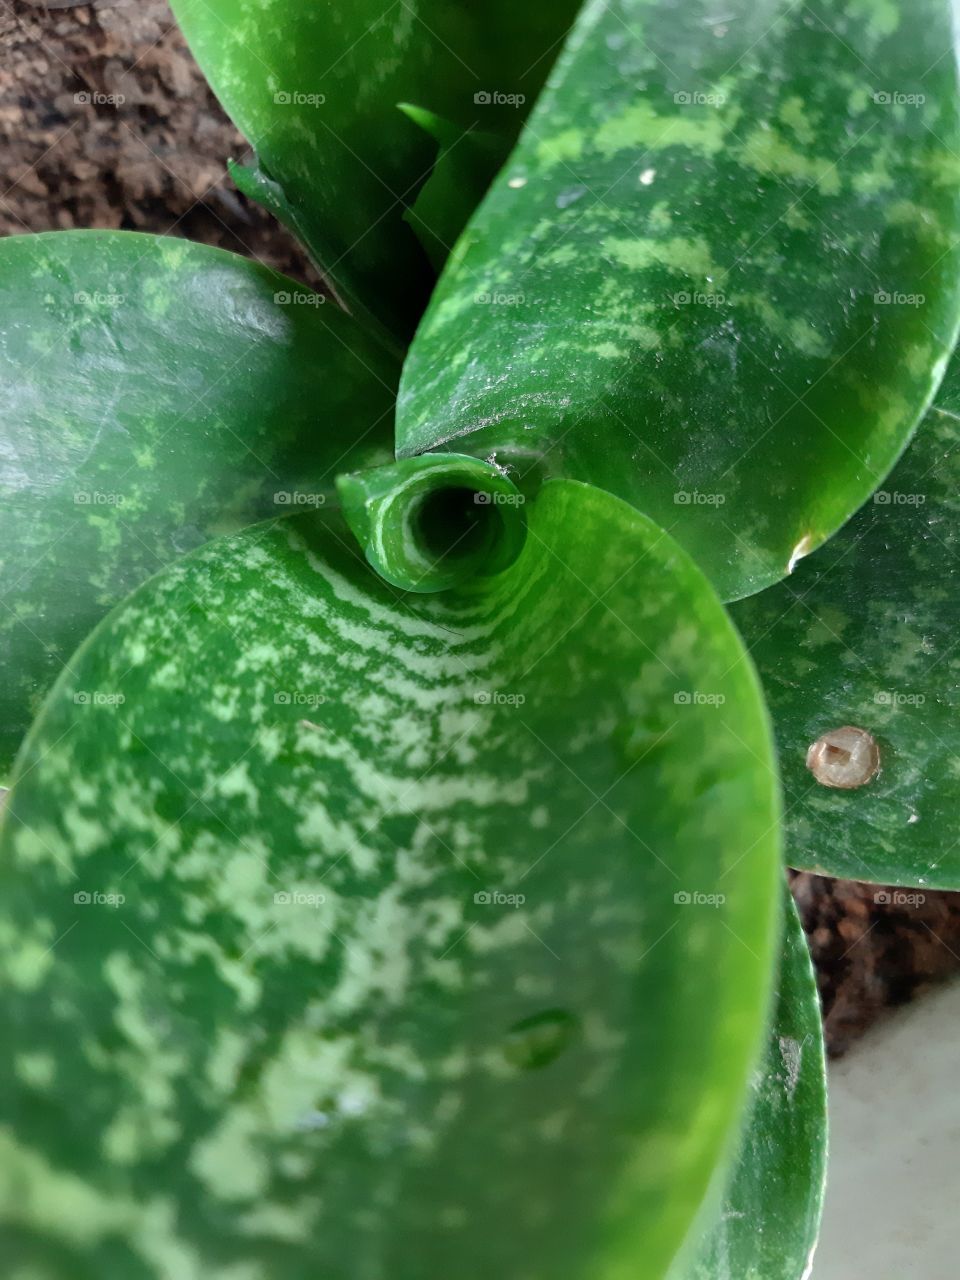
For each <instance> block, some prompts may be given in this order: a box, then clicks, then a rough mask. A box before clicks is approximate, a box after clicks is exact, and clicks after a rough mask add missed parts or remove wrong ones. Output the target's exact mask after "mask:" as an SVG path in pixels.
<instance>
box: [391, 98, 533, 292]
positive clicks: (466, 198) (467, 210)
mask: <svg viewBox="0 0 960 1280" xmlns="http://www.w3.org/2000/svg"><path fill="white" fill-rule="evenodd" d="M400 109H401V111H403V113H404V114H405V115H406V116H407V117H408V118H409V119H411V120H412V121H413V122H414V123H415V124H418V125H419V126H420V127H421V128H422V129H425V130H426V131H427V133H428V134H429V135H430V136H431V137H432V138H433V139H435V141H436V142H437V143H438V152H437V158H436V160H435V161H434V165H433V169H432V171H431V173H430V177H429V178H428V179H427V181H426V182H425V183H424V185H423V187H422V188H421V190H420V194H419V195H418V196H417V199H416V203H415V204H414V205H413V206H412V207H411V208H409V209H408V210H407V211H406V213H405V214H404V218H405V219H406V221H407V222H408V223H409V224H410V226H411V227H413V229H414V231H415V232H416V233H417V238H418V239H419V241H420V243H421V244H422V245H423V247H424V249H425V250H426V253H427V257H428V258H429V259H430V263H431V265H432V267H433V269H434V270H435V271H436V272H437V273H438V274H439V273H440V272H441V271H442V270H443V264H444V263H445V262H446V260H447V255H448V253H449V252H450V248H451V246H452V245H453V244H454V243H455V242H456V240H457V238H458V236H459V235H460V233H461V232H462V231H463V229H464V227H465V226H466V225H467V223H468V222H469V221H470V215H471V214H472V213H473V211H474V209H475V208H476V207H477V205H478V204H479V203H480V201H481V200H482V199H483V196H484V192H485V191H486V189H487V186H488V185H489V183H490V177H491V175H492V174H493V173H495V172H496V171H497V170H498V169H499V168H500V166H501V165H502V164H503V162H504V160H506V158H507V155H508V154H509V151H510V146H509V142H508V140H507V139H505V138H502V137H498V136H497V134H495V133H486V132H484V131H482V130H480V129H471V130H470V131H469V132H468V133H466V134H465V133H464V132H463V130H462V129H461V128H459V126H458V125H455V124H453V123H452V122H451V121H449V120H444V119H443V117H442V116H437V115H434V114H433V112H431V111H424V110H423V108H422V107H415V106H412V105H411V104H409V103H401V104H400Z"/></svg>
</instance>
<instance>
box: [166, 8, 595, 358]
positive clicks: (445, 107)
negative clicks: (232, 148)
mask: <svg viewBox="0 0 960 1280" xmlns="http://www.w3.org/2000/svg"><path fill="white" fill-rule="evenodd" d="M577 8H578V0H553V3H550V4H547V3H545V2H544V0H536V3H532V4H524V5H518V4H517V3H516V2H515V0H491V2H490V3H487V4H485V5H484V6H483V7H482V9H480V10H478V8H477V6H476V4H475V0H413V2H412V3H407V0H401V3H398V4H394V5H387V6H384V5H383V4H381V3H379V0H377V2H376V3H372V2H371V0H353V2H352V3H351V4H349V5H331V4H329V3H327V4H312V3H305V0H173V10H174V13H175V15H176V18H177V21H178V22H179V24H180V26H181V27H182V29H183V31H184V34H185V35H186V37H187V39H188V40H189V42H190V47H191V49H192V50H193V52H194V54H195V55H196V58H197V60H198V62H199V63H200V66H201V67H202V68H203V71H204V73H205V75H206V76H207V78H208V79H209V81H210V83H211V85H212V86H213V89H214V91H215V92H216V94H217V96H218V97H219V99H220V101H221V102H222V103H223V105H224V107H225V108H226V110H227V111H228V113H229V114H230V116H231V117H232V119H233V120H234V121H235V122H236V124H237V126H238V127H239V128H240V130H241V131H242V132H243V133H244V134H245V136H246V137H247V138H248V139H249V141H250V142H251V144H252V145H253V146H254V147H255V148H256V151H257V156H258V163H257V165H256V166H255V167H254V168H252V169H248V170H246V171H245V172H240V173H239V174H238V173H237V172H236V171H235V172H234V176H235V177H236V178H237V181H238V184H239V185H240V186H241V188H242V189H243V190H244V191H245V193H246V194H248V195H256V196H258V197H260V198H263V197H265V199H264V203H266V204H267V207H268V208H270V209H271V210H272V211H273V212H274V213H276V214H277V215H278V216H280V217H282V218H283V220H284V221H285V222H286V223H287V224H288V225H289V226H290V227H291V228H292V229H293V230H295V231H296V232H297V234H298V235H299V236H300V237H301V238H302V239H303V240H304V242H305V243H306V245H307V246H308V248H309V249H310V251H311V252H312V254H313V255H314V257H315V258H316V260H317V262H318V263H319V264H320V266H321V268H322V269H323V270H324V272H325V273H326V274H327V276H328V277H329V279H330V280H331V281H332V282H333V284H334V286H335V288H336V290H337V292H338V294H339V296H340V297H341V298H342V299H343V301H344V303H345V305H346V306H347V307H348V309H349V310H351V311H353V312H354V313H355V314H356V315H358V316H364V317H366V318H367V319H375V322H376V323H377V324H378V326H379V325H382V326H384V327H385V328H386V330H388V331H389V332H390V333H392V334H393V336H394V337H395V338H396V337H398V336H399V337H400V338H401V339H406V338H409V336H410V334H411V333H412V332H413V328H414V326H415V324H416V321H417V319H418V318H419V315H420V313H421V311H422V309H423V307H424V305H425V304H426V301H427V297H428V295H429V291H430V288H431V286H432V283H433V272H432V270H431V267H430V265H429V264H428V262H427V260H426V258H425V256H424V254H423V251H422V250H421V248H420V246H419V244H418V241H417V237H416V235H415V233H414V231H413V230H412V229H411V228H410V227H409V226H408V225H407V222H406V220H405V217H406V214H407V211H408V210H409V209H410V208H411V206H414V204H415V203H416V201H417V194H418V191H419V189H420V187H421V185H422V184H423V182H424V181H425V180H426V179H427V178H428V176H429V175H430V171H431V168H432V167H433V164H434V160H435V158H436V151H437V148H436V142H435V141H434V140H433V138H431V136H430V135H429V134H428V133H426V132H424V130H423V129H422V128H421V127H420V125H419V124H417V123H414V122H413V121H412V120H411V119H409V118H408V117H407V116H406V115H404V114H403V112H401V111H400V110H398V104H399V103H401V102H414V103H417V104H418V106H420V107H423V108H425V109H426V110H427V111H429V112H430V113H433V114H434V115H436V116H441V117H443V118H444V119H445V120H447V121H449V122H451V123H452V124H453V125H454V126H455V128H456V135H457V137H459V138H461V139H462V138H463V137H465V136H467V137H469V136H472V135H471V131H472V130H477V129H479V130H487V131H490V132H492V133H494V134H496V135H498V136H499V137H500V139H501V146H500V147H499V148H497V149H495V150H493V151H491V152H490V153H489V155H488V156H487V157H486V161H485V165H482V166H481V167H480V168H479V169H478V168H477V167H476V165H475V163H474V161H476V160H477V159H482V158H483V153H482V152H481V151H479V150H477V149H476V148H475V147H473V144H471V143H469V142H468V143H467V148H468V149H473V150H474V153H475V154H474V157H473V161H472V162H471V165H470V168H471V175H470V181H471V183H476V184H477V185H476V186H475V187H471V192H473V193H475V195H476V198H477V199H479V196H480V195H482V193H483V190H484V189H485V187H486V185H487V183H489V181H490V179H491V178H492V177H493V175H494V173H495V172H496V170H497V168H499V165H500V162H501V159H502V156H503V154H505V152H506V151H507V150H508V149H509V146H510V144H511V143H512V141H513V140H514V138H515V137H516V134H517V132H518V130H519V128H520V124H521V122H522V120H523V117H524V116H525V114H526V111H527V110H528V109H529V106H530V105H531V104H532V103H533V100H534V98H535V97H536V95H537V93H538V92H539V90H540V88H541V86H542V84H543V81H544V79H545V77H546V75H547V72H548V71H549V69H550V66H551V63H552V61H553V58H554V57H555V56H556V53H557V51H558V49H559V48H560V45H561V42H562V39H563V36H564V34H565V33H566V30H567V28H568V26H569V24H570V22H571V21H572V20H573V17H574V15H575V13H576V11H577ZM518 99H519V101H517V100H518ZM463 145H464V144H463V142H460V143H453V142H451V143H450V144H448V148H447V150H449V149H450V147H453V148H454V153H455V151H457V150H459V148H460V146H463ZM452 161H453V155H452V154H451V155H450V156H449V157H448V156H447V155H446V151H445V154H444V158H443V160H442V161H441V165H442V167H443V168H444V169H447V168H448V167H449V166H450V165H451V164H452ZM457 163H458V164H459V161H458V162H457ZM442 193H445V196H446V195H448V196H450V197H451V198H452V199H453V200H454V201H455V202H456V204H455V208H456V210H460V209H461V206H462V204H463V201H464V198H465V196H466V194H467V193H466V191H465V190H463V189H457V188H455V187H454V186H453V185H452V183H451V180H450V179H449V178H447V177H442V178H441V180H440V183H439V186H438V188H436V189H435V190H434V191H433V193H432V194H431V197H430V205H432V206H433V207H432V208H430V206H429V205H428V209H429V218H428V223H429V227H430V231H431V235H430V253H431V256H436V255H437V254H438V253H441V254H445V252H446V250H448V249H449V247H450V245H451V244H452V243H453V242H452V240H448V241H447V243H446V245H445V246H441V244H440V242H439V241H437V239H436V233H437V232H439V233H440V234H442V235H443V236H444V237H446V236H447V235H450V234H451V233H452V232H453V231H454V230H459V228H460V226H462V223H463V220H464V216H465V213H466V212H467V211H466V210H464V212H463V214H462V215H461V214H459V213H455V214H454V216H453V220H452V221H451V218H450V216H449V215H448V214H447V213H446V211H444V210H443V209H441V208H439V207H438V204H439V201H438V197H439V196H441V194H442ZM445 196H444V198H445ZM421 229H422V224H421Z"/></svg>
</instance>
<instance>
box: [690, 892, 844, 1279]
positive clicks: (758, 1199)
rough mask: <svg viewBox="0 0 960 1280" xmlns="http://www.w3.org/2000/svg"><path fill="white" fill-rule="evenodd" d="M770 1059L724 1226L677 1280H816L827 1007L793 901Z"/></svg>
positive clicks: (754, 1100)
mask: <svg viewBox="0 0 960 1280" xmlns="http://www.w3.org/2000/svg"><path fill="white" fill-rule="evenodd" d="M785 897H786V899H787V903H786V906H787V911H786V932H785V936H784V942H783V954H782V956H781V959H780V977H779V983H778V989H777V998H776V1003H775V1006H774V1014H773V1023H772V1026H771V1028H770V1032H769V1040H768V1044H767V1050H766V1054H765V1056H764V1060H763V1062H762V1064H761V1066H760V1069H759V1071H757V1073H756V1075H755V1076H754V1079H753V1084H752V1087H751V1101H750V1112H749V1116H748V1119H747V1123H746V1125H745V1126H744V1135H743V1138H742V1140H741V1148H740V1154H739V1157H738V1160H737V1164H736V1167H735V1170H734V1174H733V1177H732V1179H731V1182H730V1185H729V1187H728V1189H727V1192H726V1195H725V1196H724V1199H723V1207H722V1209H721V1212H720V1215H719V1218H718V1220H717V1222H716V1223H715V1225H714V1226H713V1228H712V1229H711V1231H709V1232H708V1233H707V1235H706V1237H705V1238H704V1240H703V1241H702V1243H701V1245H700V1247H699V1249H698V1250H697V1252H696V1254H695V1256H694V1259H693V1261H691V1262H690V1263H688V1264H686V1265H685V1266H684V1267H683V1268H682V1269H680V1270H678V1271H677V1272H676V1273H675V1275H672V1280H801V1278H802V1277H803V1276H806V1275H808V1274H809V1272H808V1267H809V1265H810V1259H811V1257H812V1255H813V1251H814V1248H815V1247H816V1242H817V1235H818V1232H819V1230H820V1214H821V1210H822V1205H823V1189H824V1175H825V1173H826V1164H827V1080H826V1064H825V1061H824V1047H823V1027H822V1023H821V1017H820V998H819V996H818V994H817V986H816V982H815V980H814V974H813V966H812V965H811V963H810V952H809V949H808V947H807V940H806V937H805V936H804V932H803V926H802V925H801V923H800V917H799V915H798V914H797V908H796V905H795V904H794V901H793V898H792V897H791V895H790V894H789V893H787V894H785Z"/></svg>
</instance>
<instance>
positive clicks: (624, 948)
mask: <svg viewBox="0 0 960 1280" xmlns="http://www.w3.org/2000/svg"><path fill="white" fill-rule="evenodd" d="M526 516H527V528H528V534H527V538H526V541H525V543H524V546H523V549H522V551H521V553H520V555H519V557H518V558H517V559H516V560H515V562H514V564H513V565H512V566H511V567H510V568H509V569H507V570H505V571H504V572H503V573H502V574H501V575H500V576H499V577H497V578H494V579H488V580H485V581H481V580H476V581H472V582H469V583H466V584H464V585H463V586H462V587H461V588H458V589H455V590H451V591H448V592H443V593H437V594H433V595H415V594H409V595H399V594H398V593H396V592H395V591H394V590H393V589H392V588H390V587H388V586H387V585H386V584H384V583H383V582H382V581H381V580H380V579H379V578H377V577H376V576H375V575H374V574H373V573H372V571H371V570H370V569H369V567H368V566H367V565H366V564H365V562H364V561H363V559H362V557H361V555H360V553H359V552H358V551H357V550H356V548H355V545H354V543H353V539H352V537H351V536H350V534H349V532H348V531H347V528H346V526H345V525H344V524H343V523H342V522H341V521H340V520H339V518H338V517H337V516H335V515H334V514H333V513H326V512H321V513H316V514H313V515H310V516H304V517H296V518H294V519H293V520H292V521H277V522H274V524H273V525H270V526H268V527H262V528H258V529H255V530H247V531H245V532H243V533H241V534H238V535H236V536H235V537H233V538H230V539H225V540H221V541H219V542H217V543H214V544H211V545H210V546H208V547H205V548H202V549H201V550H200V551H198V552H196V553H194V554H193V555H192V556H191V557H189V558H188V559H186V560H181V561H179V562H177V563H176V564H175V565H173V566H172V567H171V568H169V569H168V570H166V571H165V573H164V574H162V575H160V576H159V577H157V578H155V579H154V580H153V581H152V582H150V583H148V584H146V585H145V586H144V587H143V588H141V589H140V591H139V592H138V593H137V594H136V595H134V596H133V597H132V598H131V599H130V600H128V601H127V602H126V603H125V604H124V605H122V606H121V607H120V608H119V609H118V610H117V611H116V612H115V613H114V614H113V615H111V617H110V618H108V619H107V620H106V621H105V622H104V623H103V624H102V626H101V628H100V629H99V630H98V632H97V633H95V635H94V636H93V637H92V638H91V640H90V641H89V642H88V643H87V644H86V645H85V646H84V648H83V650H82V651H81V653H80V654H79V655H78V657H77V660H76V661H75V662H74V663H73V664H72V672H69V673H66V674H65V675H64V677H63V679H62V680H61V682H60V684H59V686H58V687H57V689H56V690H55V692H54V694H53V695H52V696H51V699H50V701H49V703H48V704H47V707H46V710H45V712H44V713H43V715H42V716H41V718H40V719H39V721H38V723H37V725H36V726H35V729H34V731H33V732H32V734H31V736H30V739H29V741H28V745H27V747H26V748H25V751H24V754H23V756H22V757H21V761H22V762H21V765H20V774H19V778H18V780H15V781H14V785H13V791H12V794H11V798H10V801H9V807H8V810H7V817H6V820H5V824H4V828H3V834H2V842H0V999H2V1003H3V1008H4V1016H5V1019H6V1024H7V1025H8V1026H10V1027H14V1028H16V1034H15V1036H14V1037H7V1038H5V1039H4V1042H3V1047H2V1050H0V1052H2V1054H3V1055H4V1056H5V1061H4V1062H3V1063H2V1065H0V1081H2V1084H0V1123H2V1125H3V1126H8V1125H9V1126H11V1127H9V1128H7V1127H4V1128H2V1129H0V1133H3V1134H5V1135H6V1136H4V1137H3V1138H2V1139H0V1145H2V1153H0V1154H2V1159H0V1168H2V1169H3V1171H4V1174H5V1175H6V1177H5V1179H4V1180H3V1182H4V1187H3V1192H2V1201H0V1209H2V1213H0V1216H3V1217H4V1218H5V1220H6V1221H8V1222H9V1223H12V1224H13V1226H12V1227H11V1231H12V1233H13V1234H12V1240H13V1243H14V1244H15V1246H16V1257H17V1260H18V1261H19V1262H20V1264H21V1266H22V1267H24V1268H27V1267H33V1268H34V1269H36V1268H38V1267H40V1266H41V1263H43V1264H44V1266H45V1268H46V1273H47V1275H48V1277H50V1278H51V1280H59V1278H60V1277H61V1276H62V1277H64V1278H65V1280H67V1278H68V1280H131V1278H133V1277H135V1278H136V1280H168V1277H170V1276H172V1275H174V1274H176V1275H177V1277H178V1280H205V1278H209V1277H213V1276H216V1275H220V1276H223V1277H228V1276H229V1277H234V1276H243V1278H244V1280H306V1277H315V1276H319V1275H322V1276H324V1277H329V1278H330V1280H380V1278H382V1277H384V1276H390V1277H392V1278H393V1280H423V1278H424V1277H425V1276H431V1277H433V1276H456V1277H458V1280H481V1278H483V1280H488V1278H489V1277H491V1276H497V1277H501V1278H502V1280H520V1278H521V1277H527V1276H529V1275H530V1274H531V1266H532V1265H533V1263H532V1262H531V1259H536V1264H535V1265H536V1268H537V1273H538V1274H541V1275H544V1276H551V1277H554V1278H555V1280H582V1277H584V1276H591V1277H596V1278H597V1280H625V1278H626V1277H629V1278H630V1280H660V1277H662V1276H663V1275H664V1273H665V1272H666V1270H667V1267H668V1264H669V1261H670V1259H671V1257H672V1255H673V1254H674V1252H675V1251H676V1249H677V1247H678V1245H679V1243H680V1242H681V1240H682V1239H683V1237H684V1236H685V1234H686V1232H687V1230H688V1227H689V1225H690V1222H691V1220H692V1218H693V1216H694V1215H695V1213H696V1211H697V1208H698V1206H699V1204H700V1203H701V1201H702V1199H703V1197H704V1195H705V1192H706V1190H707V1187H708V1184H709V1182H710V1180H711V1178H712V1176H713V1175H714V1174H715V1171H716V1167H717V1164H718V1162H719V1161H721V1160H722V1159H723V1158H724V1157H725V1155H726V1152H727V1149H728V1143H729V1139H730V1138H731V1137H732V1136H733V1134H734V1133H735V1126H736V1125H737V1123H738V1121H739V1115H740V1108H741V1105H742V1103H743V1102H744V1100H745V1095H746V1086H747V1080H748V1075H749V1072H750V1069H751V1067H752V1065H753V1063H754V1061H755V1051H756V1050H757V1048H758V1046H759V1043H760V1040H761V1036H762V1031H763V1025H764V1021H765V1017H766V1012H767V1008H768V996H769V975H770V972H771V969H772V967H773V959H774V955H775V951H776V945H777V926H778V917H779V905H780V904H779V894H780V884H779V874H780V873H779V869H778V864H779V850H778V834H777V831H778V817H779V802H778V793H777V786H776V779H775V772H774V766H773V761H772V755H771V743H770V740H769V733H768V728H767V724H766V718H765V713H764V711H763V707H762V702H761V699H760V695H759V687H758V685H757V683H756V679H755V677H754V675H753V672H752V668H751V667H750V664H749V663H748V662H746V661H745V660H744V655H743V651H742V649H741V648H740V645H739V641H738V639H737V637H736V633H735V632H734V630H733V628H732V627H731V626H730V624H729V621H728V619H727V617H726V615H725V613H724V611H723V609H722V608H721V607H720V605H719V603H718V602H717V600H716V597H715V596H714V595H713V592H712V591H711V589H710V588H709V586H708V584H707V583H706V581H705V580H704V578H703V577H702V575H701V574H700V573H699V571H698V570H697V569H696V568H695V567H694V566H693V565H692V563H691V562H690V561H689V560H688V558H687V557H686V556H684V555H683V553H682V552H680V551H679V549H678V548H676V546H675V545H674V544H673V543H672V542H671V541H670V539H669V538H666V537H665V536H664V535H663V533H662V532H661V531H660V530H658V529H656V528H655V527H654V526H653V525H651V524H650V522H648V521H647V520H645V519H644V518H643V517H642V516H640V515H639V514H638V513H636V512H635V511H633V510H632V509H631V508H630V507H628V506H626V505H625V504H623V503H621V502H619V501H618V500H616V499H614V498H612V497H610V496H609V495H607V494H604V493H602V492H600V491H598V490H592V489H590V488H588V487H586V486H582V485H579V484H576V483H574V482H557V483H555V484H551V485H548V486H546V487H545V488H544V490H543V492H542V493H541V495H540V496H539V498H538V499H537V501H536V502H535V503H533V504H530V506H529V509H528V511H527V512H526ZM571 527H575V528H576V529H577V533H578V536H577V539H576V540H575V541H571V539H570V536H569V531H570V529H571ZM81 695H83V697H84V698H85V700H83V701H78V698H79V697H80V696H81ZM121 698H123V699H124V700H123V701H122V702H121V701H120V699H121ZM121 894H122V895H123V900H122V902H121V901H120V900H119V897H118V896H117V895H121ZM111 895H113V896H111ZM721 895H722V897H723V898H724V901H723V902H722V904H720V905H716V901H717V899H718V897H719V896H721ZM711 903H712V905H711ZM5 1252H6V1253H7V1254H8V1255H9V1252H10V1248H9V1244H8V1246H7V1247H6V1249H5Z"/></svg>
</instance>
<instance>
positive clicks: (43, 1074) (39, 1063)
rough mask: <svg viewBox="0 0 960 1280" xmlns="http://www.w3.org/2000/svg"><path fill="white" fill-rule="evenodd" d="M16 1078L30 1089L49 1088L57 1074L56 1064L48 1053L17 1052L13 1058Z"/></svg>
mask: <svg viewBox="0 0 960 1280" xmlns="http://www.w3.org/2000/svg"><path fill="white" fill-rule="evenodd" d="M14 1070H15V1072H16V1074H17V1078H18V1079H19V1080H22V1081H23V1082H24V1084H26V1085H29V1086H30V1088H32V1089H42V1090H46V1089H49V1087H50V1085H52V1084H53V1081H54V1079H55V1077H56V1074H57V1064H56V1060H55V1059H54V1057H53V1055H52V1054H49V1053H40V1052H37V1053H18V1054H17V1056H16V1058H15V1059H14Z"/></svg>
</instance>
